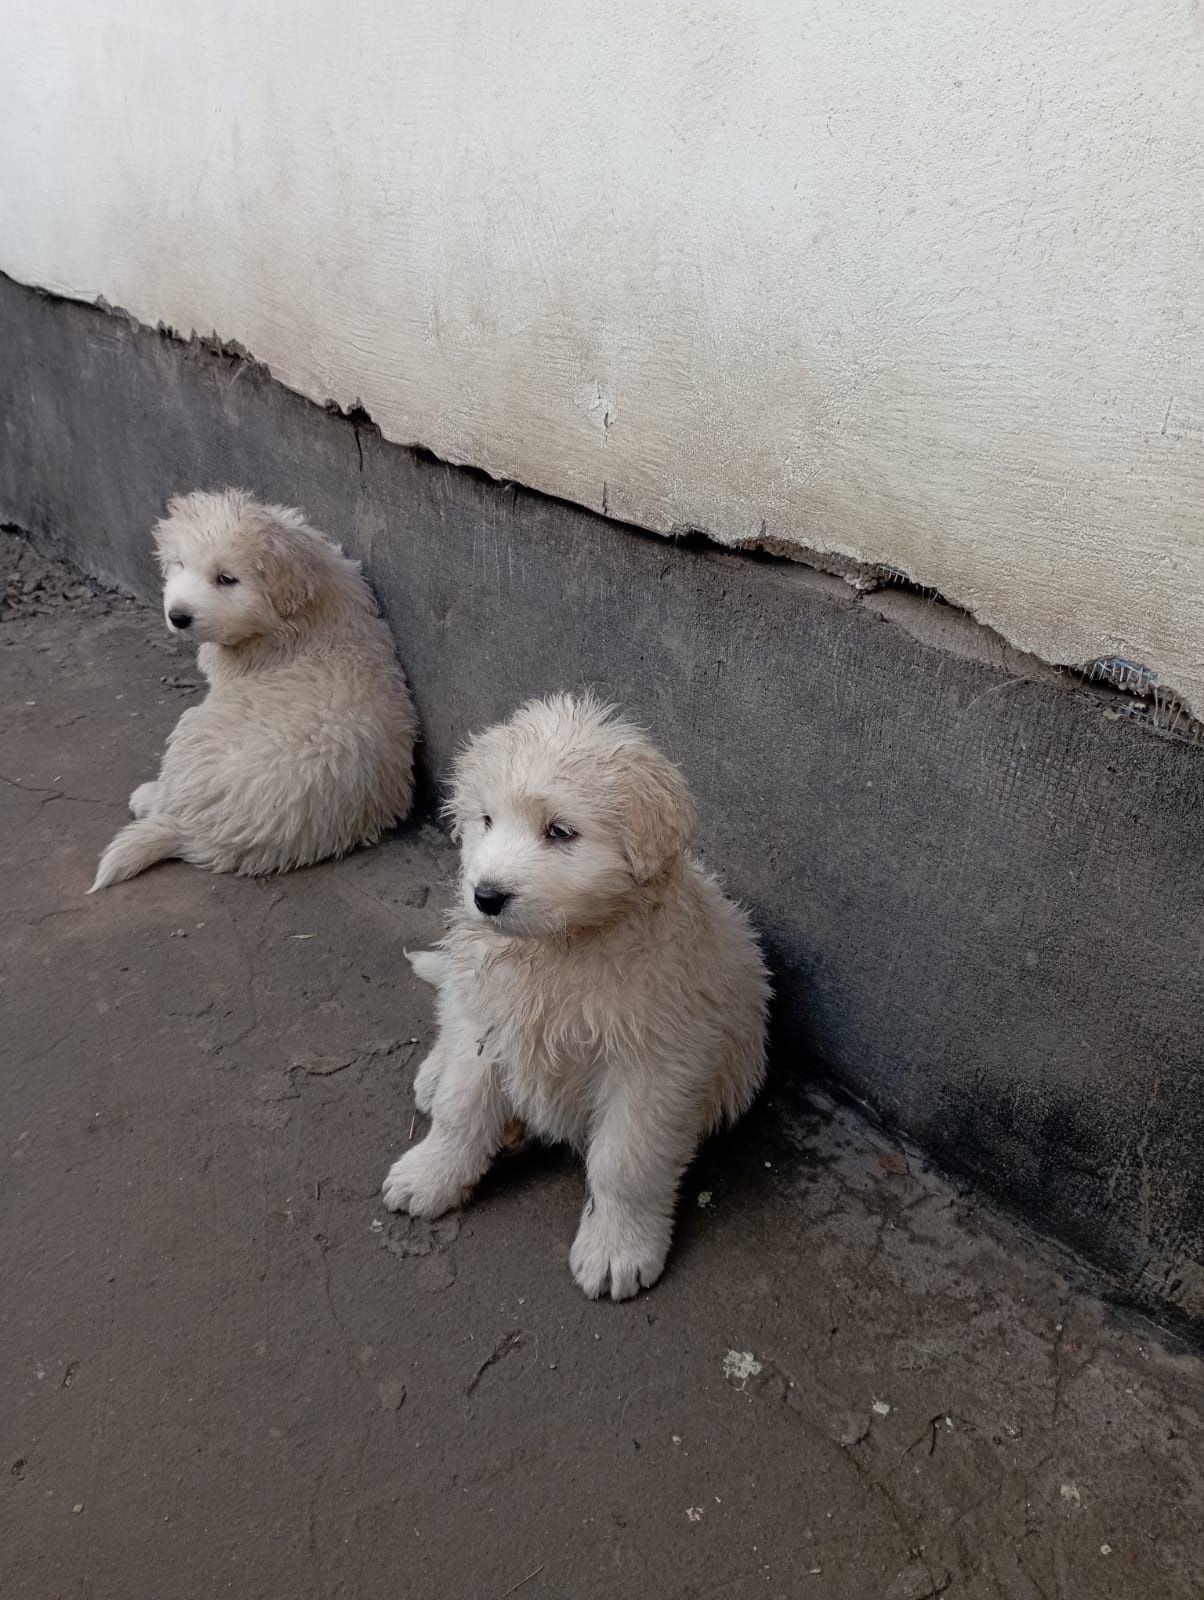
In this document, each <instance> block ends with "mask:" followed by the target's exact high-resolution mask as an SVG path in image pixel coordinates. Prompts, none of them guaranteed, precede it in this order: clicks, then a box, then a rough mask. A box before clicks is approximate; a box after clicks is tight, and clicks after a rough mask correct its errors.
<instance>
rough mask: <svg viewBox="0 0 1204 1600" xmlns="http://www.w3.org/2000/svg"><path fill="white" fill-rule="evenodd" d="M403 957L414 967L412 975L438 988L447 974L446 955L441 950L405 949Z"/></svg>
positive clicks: (433, 987)
mask: <svg viewBox="0 0 1204 1600" xmlns="http://www.w3.org/2000/svg"><path fill="white" fill-rule="evenodd" d="M405 958H406V960H407V961H408V962H409V963H410V965H411V966H412V967H413V969H414V976H415V977H416V978H421V979H422V981H423V983H429V984H430V986H431V988H432V989H438V988H439V987H440V986H441V984H442V983H443V980H444V978H445V977H446V976H447V957H446V956H445V955H444V953H443V951H442V950H407V951H406V952H405Z"/></svg>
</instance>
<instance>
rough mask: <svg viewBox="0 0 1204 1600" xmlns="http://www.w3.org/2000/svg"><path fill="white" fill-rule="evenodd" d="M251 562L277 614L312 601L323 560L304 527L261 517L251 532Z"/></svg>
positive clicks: (292, 612)
mask: <svg viewBox="0 0 1204 1600" xmlns="http://www.w3.org/2000/svg"><path fill="white" fill-rule="evenodd" d="M251 564H252V566H253V567H254V569H255V571H256V572H257V573H258V574H259V576H260V577H261V578H262V579H263V587H264V592H265V594H266V595H267V597H268V599H269V600H270V601H271V604H272V609H273V611H275V612H276V614H277V616H280V617H284V618H285V619H287V618H289V617H293V616H296V614H297V612H298V611H303V610H304V609H305V607H306V606H308V605H310V604H312V602H313V601H314V599H315V598H316V596H317V594H318V592H319V590H320V588H321V586H322V573H323V562H322V556H321V552H320V551H319V549H318V547H317V544H316V543H315V540H314V536H313V534H311V533H310V532H309V531H308V530H307V529H303V528H290V527H287V526H286V525H285V524H283V523H280V522H276V521H274V520H265V521H264V522H262V523H261V524H260V526H259V527H258V528H257V529H256V532H255V541H254V546H253V554H252V557H251Z"/></svg>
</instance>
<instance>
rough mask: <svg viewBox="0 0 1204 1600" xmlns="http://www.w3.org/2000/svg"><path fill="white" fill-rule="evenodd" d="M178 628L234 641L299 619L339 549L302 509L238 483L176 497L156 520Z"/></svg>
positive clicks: (204, 640)
mask: <svg viewBox="0 0 1204 1600" xmlns="http://www.w3.org/2000/svg"><path fill="white" fill-rule="evenodd" d="M154 537H155V550H156V553H157V555H158V558H159V565H160V567H161V568H162V571H163V612H164V615H165V616H166V618H167V625H168V627H169V628H170V629H171V630H172V632H173V633H187V634H188V635H189V636H190V637H192V638H195V639H196V641H197V643H198V644H220V645H227V646H231V647H236V646H238V645H241V644H246V643H247V642H248V641H249V640H251V639H257V638H260V637H262V636H263V635H265V634H270V633H273V632H276V631H277V630H279V629H280V628H281V627H282V626H288V625H290V624H292V623H294V622H295V620H296V619H297V617H298V616H299V615H300V614H301V613H302V612H303V611H304V610H305V608H306V607H307V606H308V605H310V604H311V603H312V602H313V600H314V599H315V597H316V595H317V594H318V592H319V590H320V587H321V583H322V577H323V572H324V569H325V566H326V565H327V563H328V562H329V559H330V556H331V555H332V554H334V552H333V551H332V550H331V548H330V546H328V545H327V543H326V541H325V540H324V539H323V537H322V535H321V534H320V533H316V532H315V531H314V530H313V529H312V528H309V527H307V526H306V524H305V522H304V520H303V519H302V517H301V515H300V513H299V512H296V511H290V510H289V509H287V508H286V507H285V506H265V505H260V504H259V503H258V501H255V500H252V499H251V497H250V496H249V495H247V494H245V493H244V492H243V491H242V490H241V489H226V490H223V491H222V493H220V494H190V495H184V496H182V497H180V498H177V499H175V500H172V501H171V502H170V503H169V505H168V508H167V515H166V517H164V518H163V520H162V521H161V522H160V523H159V524H158V525H157V526H156V528H155V533H154Z"/></svg>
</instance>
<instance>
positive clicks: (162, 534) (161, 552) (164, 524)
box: [151, 494, 186, 567]
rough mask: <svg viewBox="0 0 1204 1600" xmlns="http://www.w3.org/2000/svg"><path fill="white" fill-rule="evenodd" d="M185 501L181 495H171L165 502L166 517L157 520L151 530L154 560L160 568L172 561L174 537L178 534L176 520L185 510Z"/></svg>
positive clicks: (174, 544) (173, 556)
mask: <svg viewBox="0 0 1204 1600" xmlns="http://www.w3.org/2000/svg"><path fill="white" fill-rule="evenodd" d="M185 504H186V502H185V499H184V497H183V496H182V495H178V494H177V495H173V496H172V498H171V499H170V500H169V501H168V502H167V512H166V515H164V516H162V517H160V518H159V520H158V522H156V523H155V525H154V527H153V528H152V529H151V538H152V539H153V540H154V544H155V559H156V560H157V561H158V563H159V565H160V567H166V566H167V564H168V562H169V561H174V560H175V559H176V556H175V548H176V536H177V532H178V527H177V522H176V519H177V517H178V516H179V514H180V512H181V511H183V510H184V509H185Z"/></svg>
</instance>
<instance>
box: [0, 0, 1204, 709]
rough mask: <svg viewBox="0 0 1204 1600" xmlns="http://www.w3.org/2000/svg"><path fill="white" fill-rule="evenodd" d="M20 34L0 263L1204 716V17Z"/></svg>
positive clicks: (534, 23)
mask: <svg viewBox="0 0 1204 1600" xmlns="http://www.w3.org/2000/svg"><path fill="white" fill-rule="evenodd" d="M0 27H3V31H4V37H5V40H6V53H7V56H8V68H7V71H6V77H5V83H4V93H3V95H2V96H0V267H2V268H4V269H5V270H7V271H8V272H9V273H11V274H14V275H15V276H17V277H18V278H20V279H22V280H24V281H26V282H28V283H36V284H42V285H47V286H49V287H52V288H53V289H55V290H58V291H61V292H62V293H64V294H67V295H71V296H76V297H82V298H85V299H91V298H94V297H96V296H99V295H103V296H106V297H107V298H108V300H109V301H111V302H115V303H118V304H120V305H123V306H125V307H127V308H128V309H129V310H130V311H132V312H133V313H134V314H135V315H136V316H137V317H139V318H140V319H142V320H143V321H146V322H149V323H152V324H153V323H154V322H155V321H156V320H158V319H165V320H166V321H168V322H169V323H171V324H174V325H176V326H178V327H180V328H182V329H183V330H184V331H185V332H187V331H188V330H189V329H191V328H197V329H199V330H201V331H203V332H208V331H209V330H210V329H215V330H216V331H217V332H218V333H219V334H220V335H221V336H222V337H223V338H226V339H233V340H239V341H241V342H242V344H244V345H245V346H246V347H248V348H249V349H250V350H251V351H253V353H254V354H255V355H256V356H257V357H258V358H259V359H260V360H262V361H265V362H267V363H269V364H270V366H271V368H272V370H273V372H274V373H275V374H276V375H277V376H278V377H279V378H280V379H281V380H282V381H283V382H284V383H286V384H288V385H290V386H291V387H293V388H295V389H297V390H299V391H300V392H301V393H302V394H304V395H308V396H310V397H312V398H315V399H318V400H326V399H334V400H336V401H338V402H340V403H341V404H343V405H345V406H346V405H350V404H351V403H352V402H354V401H357V400H358V401H361V402H362V403H363V404H364V405H365V406H366V407H367V408H368V410H369V411H370V412H371V414H372V416H373V417H374V418H375V419H376V420H377V422H378V423H379V424H380V426H381V428H382V429H383V431H384V434H385V435H386V437H388V438H390V439H394V440H401V441H416V442H419V443H421V444H424V445H426V446H429V447H430V448H431V449H432V450H434V451H435V452H436V453H437V454H438V455H440V456H442V457H444V458H447V459H449V460H452V461H458V462H468V463H471V464H474V465H477V466H480V467H483V468H485V469H486V470H488V471H489V472H491V473H494V474H497V475H500V476H503V477H506V478H513V479H517V480H519V481H521V482H523V483H527V484H531V485H534V486H536V487H538V488H541V489H544V490H548V491H552V492H555V493H556V494H559V495H563V496H566V497H568V498H570V499H572V500H574V501H577V502H579V503H581V504H582V505H585V506H590V507H595V508H601V509H607V510H609V512H610V513H611V514H612V515H613V516H618V517H622V518H625V519H629V520H631V521H633V522H636V523H638V524H640V525H642V526H645V527H647V528H652V529H657V530H660V531H666V530H669V529H673V528H679V527H682V526H689V527H697V528H702V529H705V530H707V531H708V532H709V533H710V534H711V535H712V536H713V537H714V538H716V539H718V540H721V541H724V542H728V543H739V542H741V541H750V540H751V541H761V542H763V543H766V544H769V545H770V546H771V547H773V548H776V549H795V550H797V549H799V548H800V547H808V548H812V549H815V550H820V551H825V552H838V553H843V554H844V555H846V556H851V557H855V558H857V559H858V560H862V561H865V562H869V563H886V564H889V565H891V566H894V567H898V568H902V569H904V570H905V571H906V572H907V573H909V574H910V575H911V576H912V577H913V578H914V579H916V580H917V581H919V582H921V583H923V584H925V585H932V586H935V587H936V588H938V589H939V590H940V591H941V592H943V593H944V594H945V595H946V596H948V597H949V598H950V599H952V600H955V601H957V602H959V603H960V604H962V605H964V606H966V607H967V608H969V609H970V610H971V611H972V612H973V613H974V614H975V615H977V616H978V617H980V618H981V619H983V620H984V621H987V622H989V623H991V624H993V625H994V626H995V627H996V628H998V629H999V630H1000V631H1001V632H1002V633H1003V634H1004V635H1005V636H1006V637H1007V638H1008V639H1010V640H1011V641H1012V642H1013V643H1015V644H1018V645H1021V646H1023V647H1025V648H1027V649H1030V650H1033V651H1036V652H1038V653H1039V654H1040V655H1042V656H1043V657H1045V658H1046V659H1048V660H1051V661H1062V662H1084V661H1087V660H1089V659H1091V658H1093V657H1098V656H1103V655H1108V654H1117V653H1118V654H1121V655H1124V656H1127V657H1130V658H1132V659H1134V660H1136V661H1138V662H1140V663H1143V664H1145V665H1146V666H1148V667H1150V668H1152V669H1153V670H1154V671H1155V672H1156V673H1158V674H1160V675H1161V676H1162V677H1163V678H1164V679H1165V680H1166V681H1167V682H1168V683H1169V684H1171V685H1172V686H1174V687H1175V688H1177V689H1178V690H1179V691H1181V692H1182V693H1183V694H1184V695H1185V696H1187V697H1188V698H1189V699H1190V700H1191V701H1192V702H1193V703H1194V705H1195V708H1196V710H1197V711H1198V712H1199V711H1204V627H1202V623H1201V618H1204V536H1202V534H1201V522H1200V506H1201V503H1202V501H1204V496H1202V490H1204V481H1202V480H1204V453H1202V450H1201V446H1202V444H1204V337H1202V329H1204V280H1202V277H1201V273H1200V249H1201V237H1202V231H1204V183H1202V181H1201V179H1202V177H1204V116H1202V115H1201V107H1202V106H1204V43H1202V41H1204V25H1202V23H1201V18H1200V13H1199V9H1198V5H1197V4H1195V3H1194V0H1144V3H1143V4H1140V5H1135V4H1133V3H1132V0H1049V3H1047V4H1044V5H1041V6H1033V5H1030V4H1022V3H1021V0H998V3H996V4H992V5H978V6H962V7H959V6H948V5H945V4H942V3H940V0H907V3H903V0H863V3H858V4H847V3H844V0H755V3H749V0H718V3H716V4H710V5H707V6H684V7H682V6H677V7H664V6H658V5H650V4H648V3H647V0H615V3H612V4H610V5H607V6H603V7H599V6H594V5H585V4H583V3H581V0H555V3H553V0H525V3H523V4H516V3H511V4H505V3H499V4H492V5H488V6H484V5H480V4H472V3H470V0H459V3H451V0H411V3H409V4H401V3H399V0H358V3H357V4H355V5H346V4H337V3H336V0H287V3H285V0H260V3H258V4H254V5H248V4H245V3H239V4H235V3H234V0H195V3H193V4H190V5H188V6H173V7H169V8H166V9H165V8H164V6H163V5H162V3H161V0H46V3H45V4H44V5H42V6H40V7H39V8H38V10H37V15H36V26H35V25H32V23H31V17H30V14H29V12H28V8H27V7H24V6H20V5H18V4H17V3H16V0H2V3H0ZM281 492H282V493H284V494H285V495H286V497H291V492H290V490H289V486H288V485H287V484H286V485H283V486H282V489H281ZM514 531H515V533H516V536H520V537H521V529H517V528H516V529H515V530H514ZM792 625H793V624H791V623H789V621H788V622H787V626H792ZM797 626H798V627H800V628H801V627H802V626H803V621H802V617H801V615H800V617H799V618H798V619H797Z"/></svg>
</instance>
